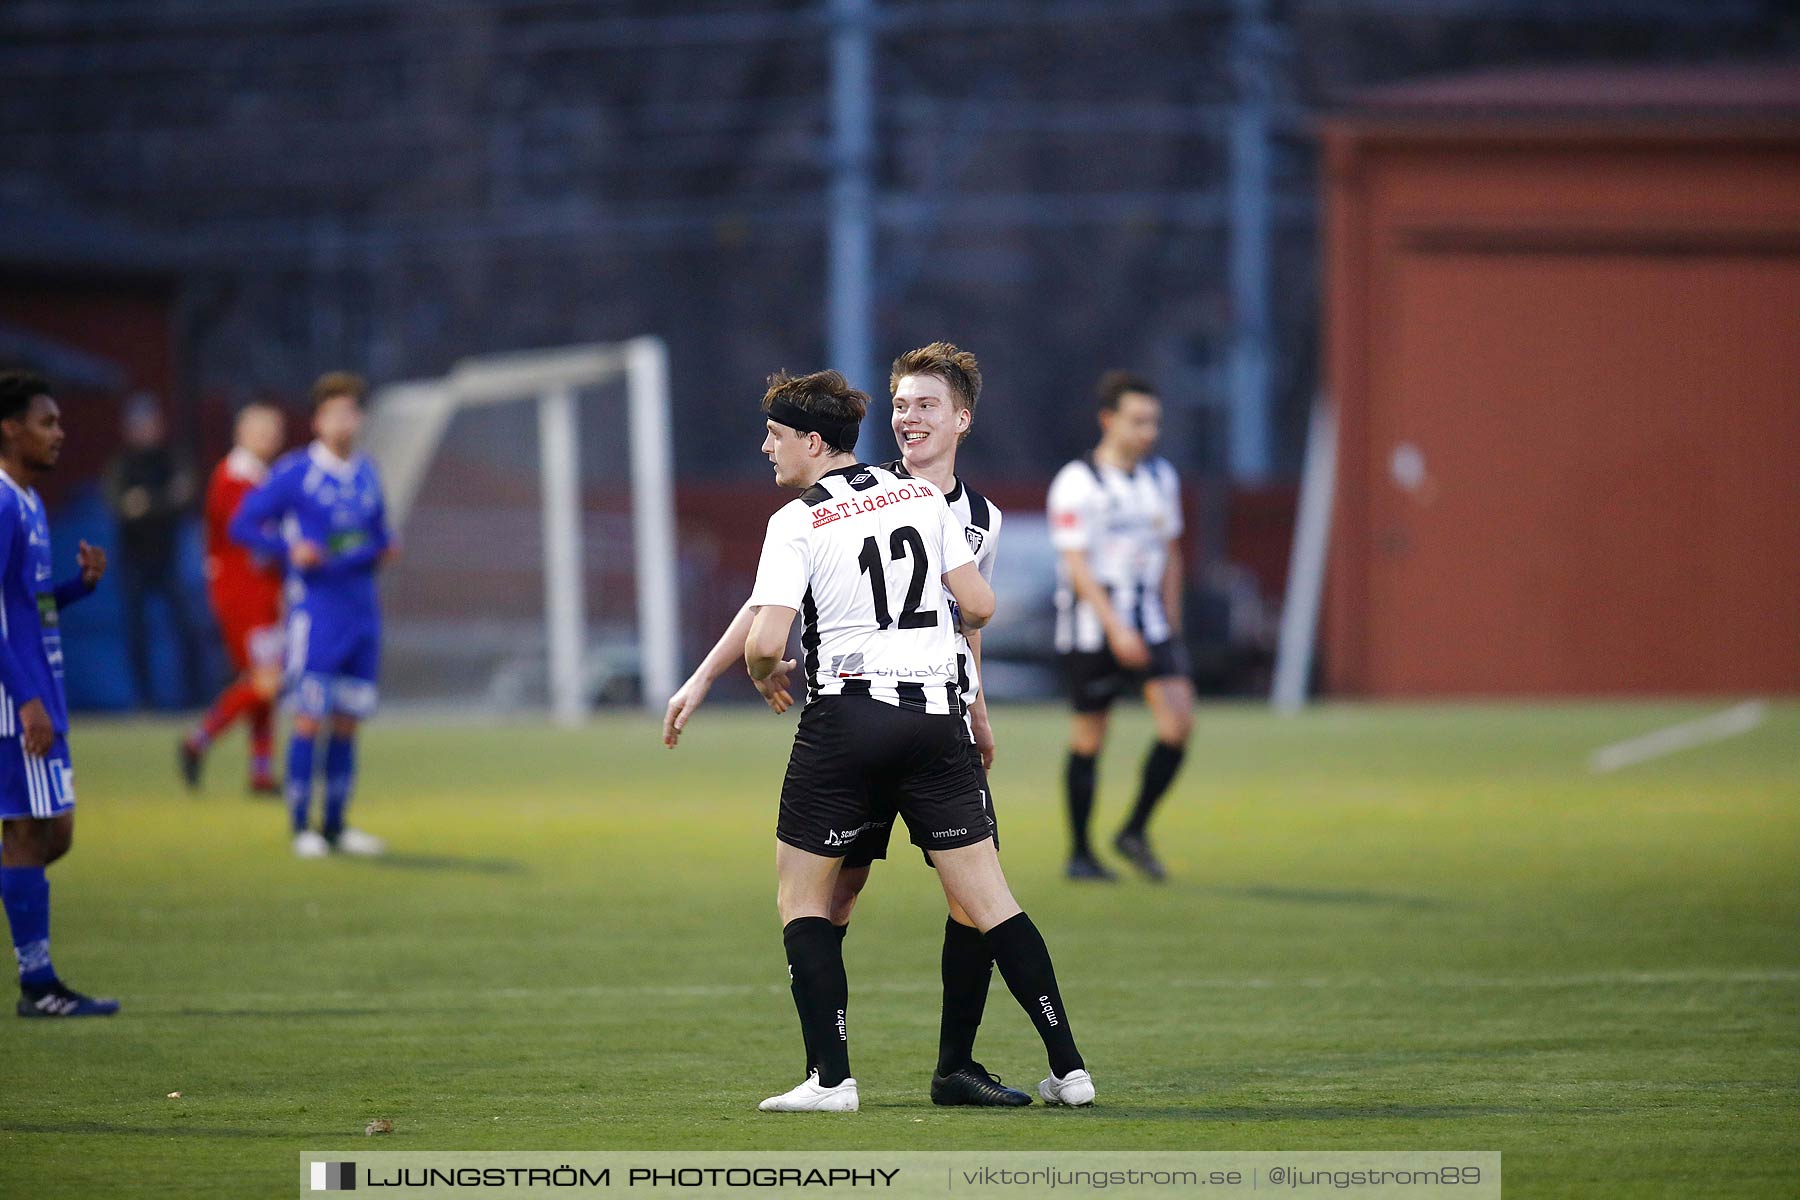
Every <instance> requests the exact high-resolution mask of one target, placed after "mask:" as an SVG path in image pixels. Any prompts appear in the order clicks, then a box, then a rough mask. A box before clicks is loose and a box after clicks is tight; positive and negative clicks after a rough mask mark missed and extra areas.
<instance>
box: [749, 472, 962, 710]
mask: <svg viewBox="0 0 1800 1200" xmlns="http://www.w3.org/2000/svg"><path fill="white" fill-rule="evenodd" d="M974 560H975V556H974V555H973V554H972V553H971V552H970V550H969V543H968V539H967V538H966V537H965V535H964V533H963V527H962V524H961V523H960V522H959V521H958V520H957V518H956V516H955V514H953V513H952V512H951V511H950V508H949V506H948V505H947V504H945V503H944V498H943V495H942V494H941V493H940V492H939V491H938V490H937V488H935V487H933V486H932V485H931V484H929V483H927V482H926V481H925V480H923V479H902V478H900V477H899V476H897V475H895V474H894V473H893V472H891V471H888V470H885V469H883V468H881V467H872V466H868V465H867V464H864V463H857V464H855V465H854V466H849V467H840V468H838V469H837V470H835V471H831V472H829V473H828V474H826V475H825V476H824V478H822V479H820V480H819V481H818V482H817V483H815V484H813V485H812V486H811V487H809V488H807V489H806V491H804V492H802V493H801V495H800V497H799V499H797V500H790V501H789V502H788V503H786V504H784V505H782V506H781V508H780V509H778V510H776V512H775V515H774V516H772V517H770V518H769V530H768V534H767V535H766V536H765V538H764V540H763V549H762V560H761V561H760V562H759V563H758V564H757V567H756V586H755V587H753V588H751V590H750V604H751V606H752V607H755V608H760V607H762V606H763V605H765V604H774V605H780V606H781V607H784V608H792V609H796V610H798V611H799V613H800V620H801V629H800V646H801V651H802V656H803V660H804V661H803V662H802V663H801V669H802V670H804V671H805V672H806V684H807V700H808V703H811V702H812V701H813V700H816V699H817V698H818V697H820V696H838V695H843V696H868V697H871V698H872V699H875V700H880V701H882V702H883V703H885V704H892V705H894V706H896V707H899V708H910V709H915V710H917V711H919V712H931V713H959V714H960V713H961V711H962V705H961V702H960V700H959V699H958V686H957V663H956V643H957V635H956V630H955V628H954V627H953V623H952V621H951V617H950V603H949V601H950V593H949V590H948V589H947V588H945V587H944V579H943V577H944V575H945V573H946V572H949V571H954V570H955V569H956V568H957V567H960V566H964V565H966V564H968V563H971V562H973V561H974Z"/></svg>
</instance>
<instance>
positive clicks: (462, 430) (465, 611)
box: [364, 337, 680, 724]
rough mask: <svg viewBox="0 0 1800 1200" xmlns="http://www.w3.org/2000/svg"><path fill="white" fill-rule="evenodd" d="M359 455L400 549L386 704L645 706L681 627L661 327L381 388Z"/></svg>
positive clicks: (674, 660)
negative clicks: (379, 489)
mask: <svg viewBox="0 0 1800 1200" xmlns="http://www.w3.org/2000/svg"><path fill="white" fill-rule="evenodd" d="M364 448H365V449H366V450H367V451H368V452H369V454H370V455H371V457H373V458H374V459H375V461H376V463H377V464H378V465H379V467H380V468H381V471H382V482H383V485H384V489H385V491H386V496H387V504H388V514H389V523H390V524H391V525H392V527H393V529H394V531H395V533H396V535H397V536H398V538H399V541H400V545H401V553H400V555H399V557H398V558H397V559H396V560H395V561H394V562H393V563H392V564H390V565H389V567H388V568H387V570H386V572H385V574H384V579H383V583H382V602H383V624H384V630H383V663H382V693H383V695H384V697H386V698H389V699H392V700H393V701H396V702H398V703H400V704H403V705H405V704H413V705H430V706H434V707H456V708H468V709H471V710H482V711H491V712H515V711H522V710H530V709H533V708H548V710H549V711H550V712H551V713H552V714H553V715H554V717H555V718H556V720H557V721H558V722H559V723H563V724H574V723H577V722H579V721H581V720H582V719H583V717H584V716H585V715H586V713H587V712H588V710H589V709H590V708H591V707H592V706H593V705H594V704H596V703H608V702H638V703H643V704H645V705H646V706H649V707H660V705H661V703H662V700H663V699H664V698H666V697H667V696H668V695H669V693H670V692H672V691H673V690H674V688H675V686H676V683H677V679H676V669H677V664H678V662H679V646H678V645H677V637H678V634H677V630H678V629H679V627H680V626H679V621H678V610H677V604H678V599H677V594H676V558H675V553H676V551H675V512H674V495H673V479H672V475H673V469H672V464H671V446H670V423H669V398H668V363H667V354H666V351H665V350H664V347H663V344H662V342H661V341H660V340H659V339H656V338H649V337H644V338H637V339H634V340H632V341H630V342H623V343H619V344H614V345H588V346H570V347H564V348H562V349H556V350H537V351H525V352H521V353H516V354H502V355H493V356H488V357H483V358H476V359H468V360H465V361H464V362H461V363H459V364H457V366H456V368H455V369H454V370H452V371H451V372H450V374H448V375H446V376H444V377H443V378H442V379H431V380H414V381H410V382H406V383H397V384H393V385H390V386H388V387H386V388H383V389H382V390H381V391H380V392H378V393H377V394H376V396H375V399H374V402H373V403H372V405H371V407H370V413H369V420H368V423H367V425H366V428H365V433H364Z"/></svg>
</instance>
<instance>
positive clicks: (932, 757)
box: [775, 696, 993, 858]
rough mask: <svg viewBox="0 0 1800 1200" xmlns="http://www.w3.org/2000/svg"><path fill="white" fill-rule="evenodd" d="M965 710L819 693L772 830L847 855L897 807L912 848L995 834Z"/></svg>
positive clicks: (950, 846)
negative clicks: (914, 706) (932, 708)
mask: <svg viewBox="0 0 1800 1200" xmlns="http://www.w3.org/2000/svg"><path fill="white" fill-rule="evenodd" d="M968 747H969V739H968V734H967V732H966V731H965V730H964V728H963V723H962V718H961V717H960V716H953V715H950V714H947V713H922V712H915V711H913V710H911V709H905V708H898V707H896V706H894V705H892V704H883V703H882V702H881V701H879V700H874V699H870V698H869V697H866V696H820V697H818V698H817V699H815V700H813V701H811V702H810V703H808V704H807V706H806V707H805V709H803V710H802V711H801V713H800V728H799V729H798V730H796V731H795V733H794V749H793V752H792V753H791V754H790V755H789V757H788V769H787V777H786V778H785V779H783V780H782V783H781V815H780V817H779V818H778V819H777V821H776V823H775V836H776V837H778V838H780V839H781V840H782V841H784V842H786V843H787V844H788V845H790V846H797V847H799V848H800V849H802V850H807V851H810V852H811V853H813V854H821V855H824V856H826V857H828V858H842V857H844V855H846V854H848V853H849V852H850V850H851V849H852V848H853V847H854V846H855V845H856V843H857V841H858V840H859V839H861V838H862V837H863V836H865V835H866V834H868V833H870V832H871V831H873V830H875V829H877V828H878V827H881V826H882V824H883V822H886V823H887V824H888V825H890V826H891V825H892V822H893V819H894V815H895V814H896V813H897V814H898V815H899V816H900V817H901V819H903V820H904V821H905V822H906V827H907V830H908V831H909V832H910V833H911V835H912V841H913V844H914V845H915V846H918V847H920V848H921V849H925V850H954V849H956V848H957V847H959V846H972V845H974V844H975V843H977V842H980V841H982V840H984V839H986V838H989V837H992V836H993V823H992V821H991V820H990V818H989V815H988V811H989V810H988V807H987V804H986V803H985V797H986V792H985V789H984V788H983V787H982V783H981V780H980V779H979V777H978V775H977V773H976V771H975V770H974V769H973V768H972V767H971V765H970V754H969V749H968Z"/></svg>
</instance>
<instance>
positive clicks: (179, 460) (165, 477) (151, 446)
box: [105, 393, 206, 707]
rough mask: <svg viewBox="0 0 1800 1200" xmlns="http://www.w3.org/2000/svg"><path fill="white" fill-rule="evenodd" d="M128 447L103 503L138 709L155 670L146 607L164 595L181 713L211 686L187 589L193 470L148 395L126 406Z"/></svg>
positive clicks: (114, 465) (199, 619)
mask: <svg viewBox="0 0 1800 1200" xmlns="http://www.w3.org/2000/svg"><path fill="white" fill-rule="evenodd" d="M122 433H123V435H124V441H125V447H124V449H122V450H121V451H119V453H118V455H117V457H115V458H114V459H113V460H112V462H111V463H109V464H107V468H106V477H105V487H106V502H107V505H108V507H110V508H111V509H112V512H113V516H114V517H115V518H116V519H117V520H118V523H119V556H118V564H119V593H120V599H121V601H122V602H123V605H124V609H125V644H126V653H127V657H128V658H129V660H130V663H131V679H132V687H133V689H134V690H135V692H136V696H137V702H138V703H139V704H154V703H155V701H156V689H155V687H154V686H153V684H152V678H151V671H150V629H149V602H150V599H151V597H153V596H161V597H162V599H163V603H164V604H165V605H166V606H167V608H168V613H169V622H170V625H171V626H172V627H173V629H174V633H175V641H176V645H175V651H176V659H177V661H178V662H179V663H180V666H181V681H180V686H179V688H178V689H177V691H176V693H175V706H176V707H189V706H192V705H194V704H196V703H198V702H199V701H200V698H201V695H202V692H203V689H204V688H205V686H206V680H205V678H204V667H203V665H202V664H203V663H204V661H205V660H204V658H203V657H202V655H203V653H204V651H203V649H202V647H201V642H200V631H201V629H202V627H203V626H202V623H203V621H204V619H205V618H204V617H203V616H202V615H201V613H200V610H199V604H198V603H197V601H196V599H195V597H194V596H192V595H190V594H189V592H188V590H187V589H186V588H185V587H184V586H183V584H182V579H181V571H180V557H181V555H180V548H181V542H180V538H181V533H182V526H183V524H184V523H185V522H186V521H187V520H188V516H189V508H190V506H191V505H192V504H193V502H194V494H195V484H194V468H193V464H192V463H191V462H189V461H188V459H187V456H186V455H184V454H183V453H182V452H181V451H179V450H177V449H176V448H175V447H173V446H171V445H169V441H168V427H167V425H166V423H165V422H164V420H163V412H162V406H161V405H160V404H159V403H158V402H157V400H156V397H154V396H151V395H149V394H147V393H140V394H138V395H136V396H133V397H132V398H131V399H130V400H129V401H127V402H126V405H125V414H124V422H123V426H122Z"/></svg>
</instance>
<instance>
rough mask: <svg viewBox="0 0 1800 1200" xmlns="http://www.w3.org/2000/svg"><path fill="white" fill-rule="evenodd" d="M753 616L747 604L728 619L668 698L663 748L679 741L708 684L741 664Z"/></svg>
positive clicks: (663, 730)
mask: <svg viewBox="0 0 1800 1200" xmlns="http://www.w3.org/2000/svg"><path fill="white" fill-rule="evenodd" d="M754 616H755V614H754V613H753V612H751V610H750V605H749V604H745V605H744V606H743V607H742V608H740V609H738V613H737V616H735V617H733V618H732V619H731V624H729V625H727V626H726V627H725V632H724V633H722V634H720V635H719V640H718V641H716V642H714V643H713V648H712V649H711V650H710V651H708V652H707V655H706V657H705V658H703V659H701V660H700V665H699V666H697V667H695V668H694V673H693V674H692V675H689V676H688V677H687V682H686V683H683V684H682V685H681V686H680V687H679V688H677V689H675V694H674V695H673V696H670V697H669V707H668V708H667V709H665V710H664V711H663V727H662V738H663V745H665V746H668V747H669V748H671V749H673V748H674V746H675V744H676V743H677V742H679V741H680V740H681V731H682V730H684V729H686V728H687V723H688V721H689V720H691V719H692V718H693V715H694V713H695V711H696V710H698V709H699V707H700V705H701V704H703V703H705V701H706V694H707V693H708V692H710V691H711V690H712V685H713V684H715V683H717V682H718V681H719V679H720V678H721V677H723V676H724V674H725V672H727V671H729V670H731V668H732V667H733V666H734V665H736V664H737V663H740V662H743V661H744V643H745V642H747V641H748V640H749V638H750V621H751V618H752V617H754Z"/></svg>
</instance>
